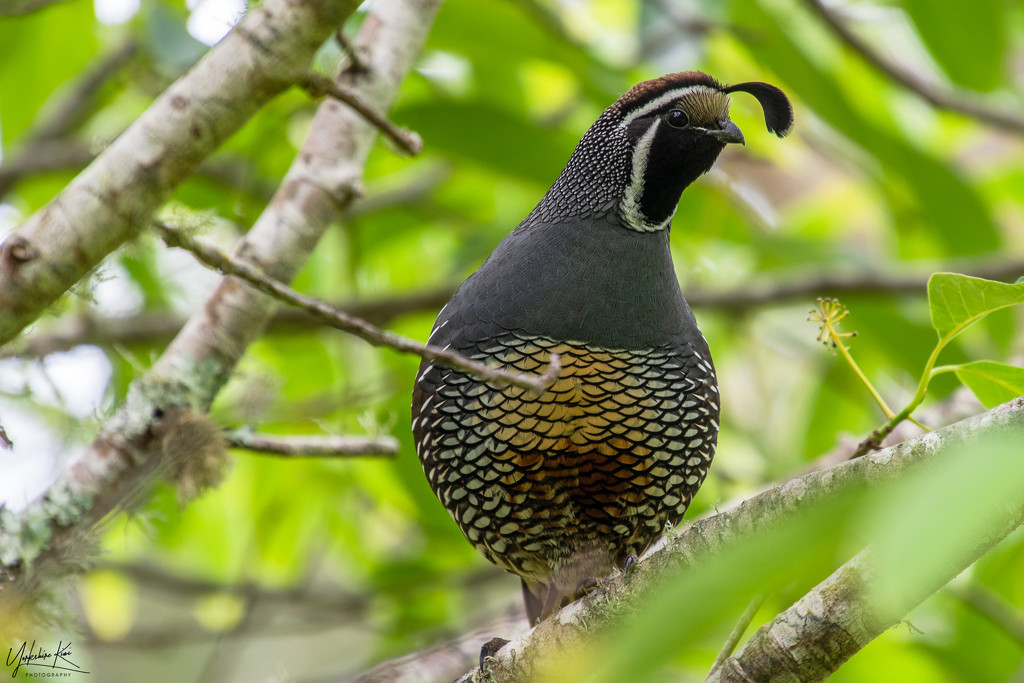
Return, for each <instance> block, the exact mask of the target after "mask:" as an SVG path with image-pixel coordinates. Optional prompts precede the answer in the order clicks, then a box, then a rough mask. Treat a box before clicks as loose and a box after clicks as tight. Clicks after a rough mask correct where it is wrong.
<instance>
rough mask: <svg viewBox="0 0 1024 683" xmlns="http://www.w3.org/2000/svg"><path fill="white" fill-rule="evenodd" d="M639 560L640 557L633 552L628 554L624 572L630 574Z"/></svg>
mask: <svg viewBox="0 0 1024 683" xmlns="http://www.w3.org/2000/svg"><path fill="white" fill-rule="evenodd" d="M639 562H640V558H638V557H637V556H636V555H634V554H633V553H630V554H629V555H626V561H625V562H623V563H622V573H623V574H628V573H629V572H631V571H632V570H633V567H635V566H636V565H637V564H638V563H639Z"/></svg>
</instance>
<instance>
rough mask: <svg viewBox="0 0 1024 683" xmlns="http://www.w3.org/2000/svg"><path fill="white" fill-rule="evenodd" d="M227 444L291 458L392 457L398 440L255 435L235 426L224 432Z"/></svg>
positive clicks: (332, 436)
mask: <svg viewBox="0 0 1024 683" xmlns="http://www.w3.org/2000/svg"><path fill="white" fill-rule="evenodd" d="M227 441H228V445H229V446H231V447H232V448H244V449H245V450H249V451H254V452H257V453H265V454H267V455H285V456H291V457H318V456H319V457H341V456H344V457H351V456H356V455H360V456H374V455H376V456H391V457H393V456H395V455H398V440H397V439H395V438H393V437H390V436H382V437H377V438H370V437H365V436H347V435H342V436H335V435H325V436H297V435H291V436H269V435H266V434H254V433H253V432H251V431H248V430H245V429H236V430H234V431H231V432H228V434H227Z"/></svg>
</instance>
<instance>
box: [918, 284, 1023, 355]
mask: <svg viewBox="0 0 1024 683" xmlns="http://www.w3.org/2000/svg"><path fill="white" fill-rule="evenodd" d="M1022 303H1024V284H1016V285H1008V284H1006V283H1005V282H994V281H992V280H984V279H982V278H977V277H968V276H967V275H958V274H956V273H935V274H934V275H932V276H931V278H929V279H928V305H929V307H930V308H931V312H932V327H934V328H935V330H936V331H937V332H938V333H939V346H940V347H941V346H945V345H946V344H948V343H949V341H950V340H951V339H953V337H955V336H957V335H958V334H960V333H961V332H963V331H964V330H965V329H966V328H967V327H968V326H970V325H971V324H973V323H975V322H977V321H979V320H981V319H982V318H984V317H985V316H986V315H988V314H989V313H991V312H992V311H998V310H999V309H1001V308H1006V307H1008V306H1016V305H1017V304H1022Z"/></svg>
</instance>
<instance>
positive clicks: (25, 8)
mask: <svg viewBox="0 0 1024 683" xmlns="http://www.w3.org/2000/svg"><path fill="white" fill-rule="evenodd" d="M65 2H68V0H9V2H5V3H4V4H3V5H2V6H0V17H23V16H26V15H28V14H32V13H34V12H38V11H39V10H43V9H46V8H47V7H50V6H51V5H59V4H61V3H65Z"/></svg>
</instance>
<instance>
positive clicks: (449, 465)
mask: <svg viewBox="0 0 1024 683" xmlns="http://www.w3.org/2000/svg"><path fill="white" fill-rule="evenodd" d="M736 91H743V92H747V93H750V94H752V95H754V97H756V98H757V99H758V101H759V102H760V103H761V106H762V108H763V109H764V113H765V122H766V124H767V127H768V130H769V131H771V132H773V133H775V134H776V135H778V136H779V137H782V136H784V135H786V134H787V133H788V132H789V130H790V128H791V127H792V124H793V110H792V107H791V106H790V103H789V100H788V99H787V98H786V96H785V94H783V93H782V91H781V90H779V89H778V88H776V87H774V86H772V85H768V84H766V83H741V84H739V85H733V86H730V87H726V86H723V85H722V84H720V83H718V82H717V81H716V80H715V79H713V78H711V77H710V76H708V75H707V74H704V73H701V72H698V71H689V72H685V73H676V74H669V75H667V76H662V77H661V78H656V79H654V80H650V81H645V82H643V83H640V84H638V85H636V86H635V87H633V88H632V89H631V90H630V91H629V92H627V93H626V94H625V95H623V96H622V97H620V98H619V99H618V101H616V102H615V103H614V104H612V105H611V106H610V107H608V109H606V110H605V112H604V113H603V114H602V115H601V117H600V118H598V120H597V122H596V123H594V125H593V126H591V128H590V130H589V131H587V133H586V135H584V136H583V139H582V140H580V143H579V145H577V147H576V150H575V152H573V154H572V157H571V158H570V159H569V163H568V165H566V167H565V169H564V170H563V171H562V173H561V174H560V175H559V176H558V179H557V180H556V181H555V184H554V185H553V186H552V187H551V189H549V190H548V192H547V194H545V195H544V198H543V199H542V200H541V201H540V203H539V204H538V205H537V207H536V208H535V209H534V210H533V211H532V212H531V213H530V215H529V216H527V217H526V219H525V220H524V221H523V222H522V223H521V224H520V225H519V226H518V227H517V228H516V229H515V230H513V231H512V232H511V234H509V235H508V236H507V237H506V238H505V239H504V240H503V241H502V242H501V243H500V244H499V245H498V247H497V248H496V249H495V250H494V253H493V254H491V256H490V258H488V259H487V261H486V262H484V264H483V265H482V266H481V267H480V269H479V270H477V271H476V272H475V273H474V274H473V275H472V276H470V277H469V279H467V280H466V282H465V283H464V284H463V285H462V286H461V287H460V288H459V290H458V291H457V292H456V293H455V294H454V296H453V297H452V299H451V301H449V302H448V304H447V305H446V306H445V307H444V308H442V309H441V312H440V314H439V315H438V318H437V322H436V323H435V324H434V328H433V331H432V332H431V335H430V340H429V341H430V343H431V344H434V345H437V346H441V347H447V348H451V349H454V350H456V351H458V352H460V353H462V354H464V355H466V356H469V357H470V358H475V359H479V360H483V361H487V362H489V363H492V364H496V365H499V366H501V367H505V368H508V369H515V370H518V371H521V372H527V373H530V372H541V371H543V370H544V369H545V367H546V366H547V364H548V361H549V358H550V354H552V353H558V354H559V356H560V358H561V364H562V370H561V374H560V375H559V377H558V379H557V381H556V382H555V383H554V385H552V386H551V387H550V388H549V389H548V390H547V391H545V392H544V393H543V394H542V395H536V394H535V393H531V392H529V391H526V390H523V389H519V388H514V387H504V388H496V387H494V386H490V385H488V384H485V383H483V382H481V381H479V380H476V379H474V378H472V377H470V376H468V375H465V374H463V373H460V372H457V371H454V370H449V369H447V368H444V367H440V366H437V365H434V364H431V363H429V362H427V361H424V362H423V364H422V365H421V366H420V371H419V375H418V376H417V378H416V384H415V389H414V391H413V401H412V428H413V435H414V438H415V442H416V450H417V453H418V455H419V457H420V460H421V462H422V463H423V469H424V471H425V472H426V475H427V479H428V480H429V482H430V486H431V487H432V488H433V490H434V492H435V493H436V494H437V497H438V498H439V499H440V500H441V503H442V504H444V506H445V507H446V508H447V509H448V512H449V513H450V514H451V515H452V517H453V518H454V519H455V521H456V522H457V523H458V525H459V527H460V528H461V529H462V532H463V533H464V534H465V536H466V538H467V539H469V542H470V543H472V544H473V545H474V546H475V547H476V548H477V549H478V550H480V551H481V552H482V553H483V554H484V556H485V557H486V558H487V559H488V560H490V561H491V562H493V563H494V564H496V565H498V566H499V567H501V568H502V569H505V570H506V571H509V572H511V573H513V574H517V575H519V576H520V577H521V578H522V583H523V595H524V598H525V600H526V609H527V616H528V618H529V620H530V623H531V624H532V623H534V622H535V621H536V620H537V619H538V618H546V617H547V616H548V615H550V614H551V613H553V612H554V611H555V610H557V609H558V608H559V607H561V606H563V605H564V604H566V603H567V602H568V601H569V600H571V599H574V597H575V595H576V593H577V591H578V588H579V586H580V585H581V582H582V583H586V582H587V581H588V580H589V579H593V578H594V577H600V576H606V575H608V573H610V572H611V571H612V569H613V568H615V567H619V568H622V567H624V566H625V564H626V563H627V562H629V561H632V559H635V557H636V556H639V555H640V554H642V553H643V552H644V550H646V549H647V548H648V547H649V546H650V545H651V543H653V542H654V541H655V540H656V539H657V538H658V537H659V536H660V535H661V533H662V532H663V531H664V529H665V526H666V525H667V524H669V523H673V524H674V523H676V522H678V521H679V520H680V519H681V518H682V516H683V513H684V512H686V508H687V506H688V505H689V503H690V500H691V499H692V498H693V495H694V494H695V493H696V492H697V489H698V488H700V485H701V483H703V481H704V477H705V475H706V474H707V471H708V466H709V465H710V464H711V458H712V457H713V455H714V452H715V444H716V441H717V437H718V410H719V399H718V385H717V379H716V377H715V368H714V365H713V364H712V362H711V354H710V353H709V352H708V346H707V342H706V341H705V340H704V337H703V336H702V335H701V333H700V331H699V330H698V329H697V324H696V322H695V320H694V317H693V314H692V313H691V312H690V308H689V306H687V304H686V300H685V299H684V298H683V295H682V292H681V291H680V289H679V283H678V281H677V280H676V276H675V271H674V268H673V265H672V257H671V253H670V251H669V224H670V222H671V220H672V216H673V215H674V214H675V211H676V204H677V203H678V201H679V196H680V194H681V193H682V191H683V189H684V188H685V187H686V186H687V185H689V184H690V183H692V182H693V181H694V180H696V179H697V178H698V177H699V176H700V175H702V174H703V173H706V172H707V171H708V170H709V169H710V168H711V166H712V164H713V163H714V162H715V159H716V158H718V155H719V153H720V152H721V151H722V149H724V148H725V145H726V144H727V143H730V142H738V143H741V144H742V143H743V135H742V133H741V132H740V130H739V128H737V126H736V124H734V123H733V122H732V121H731V120H730V119H729V115H728V112H729V97H728V93H731V92H736Z"/></svg>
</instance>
